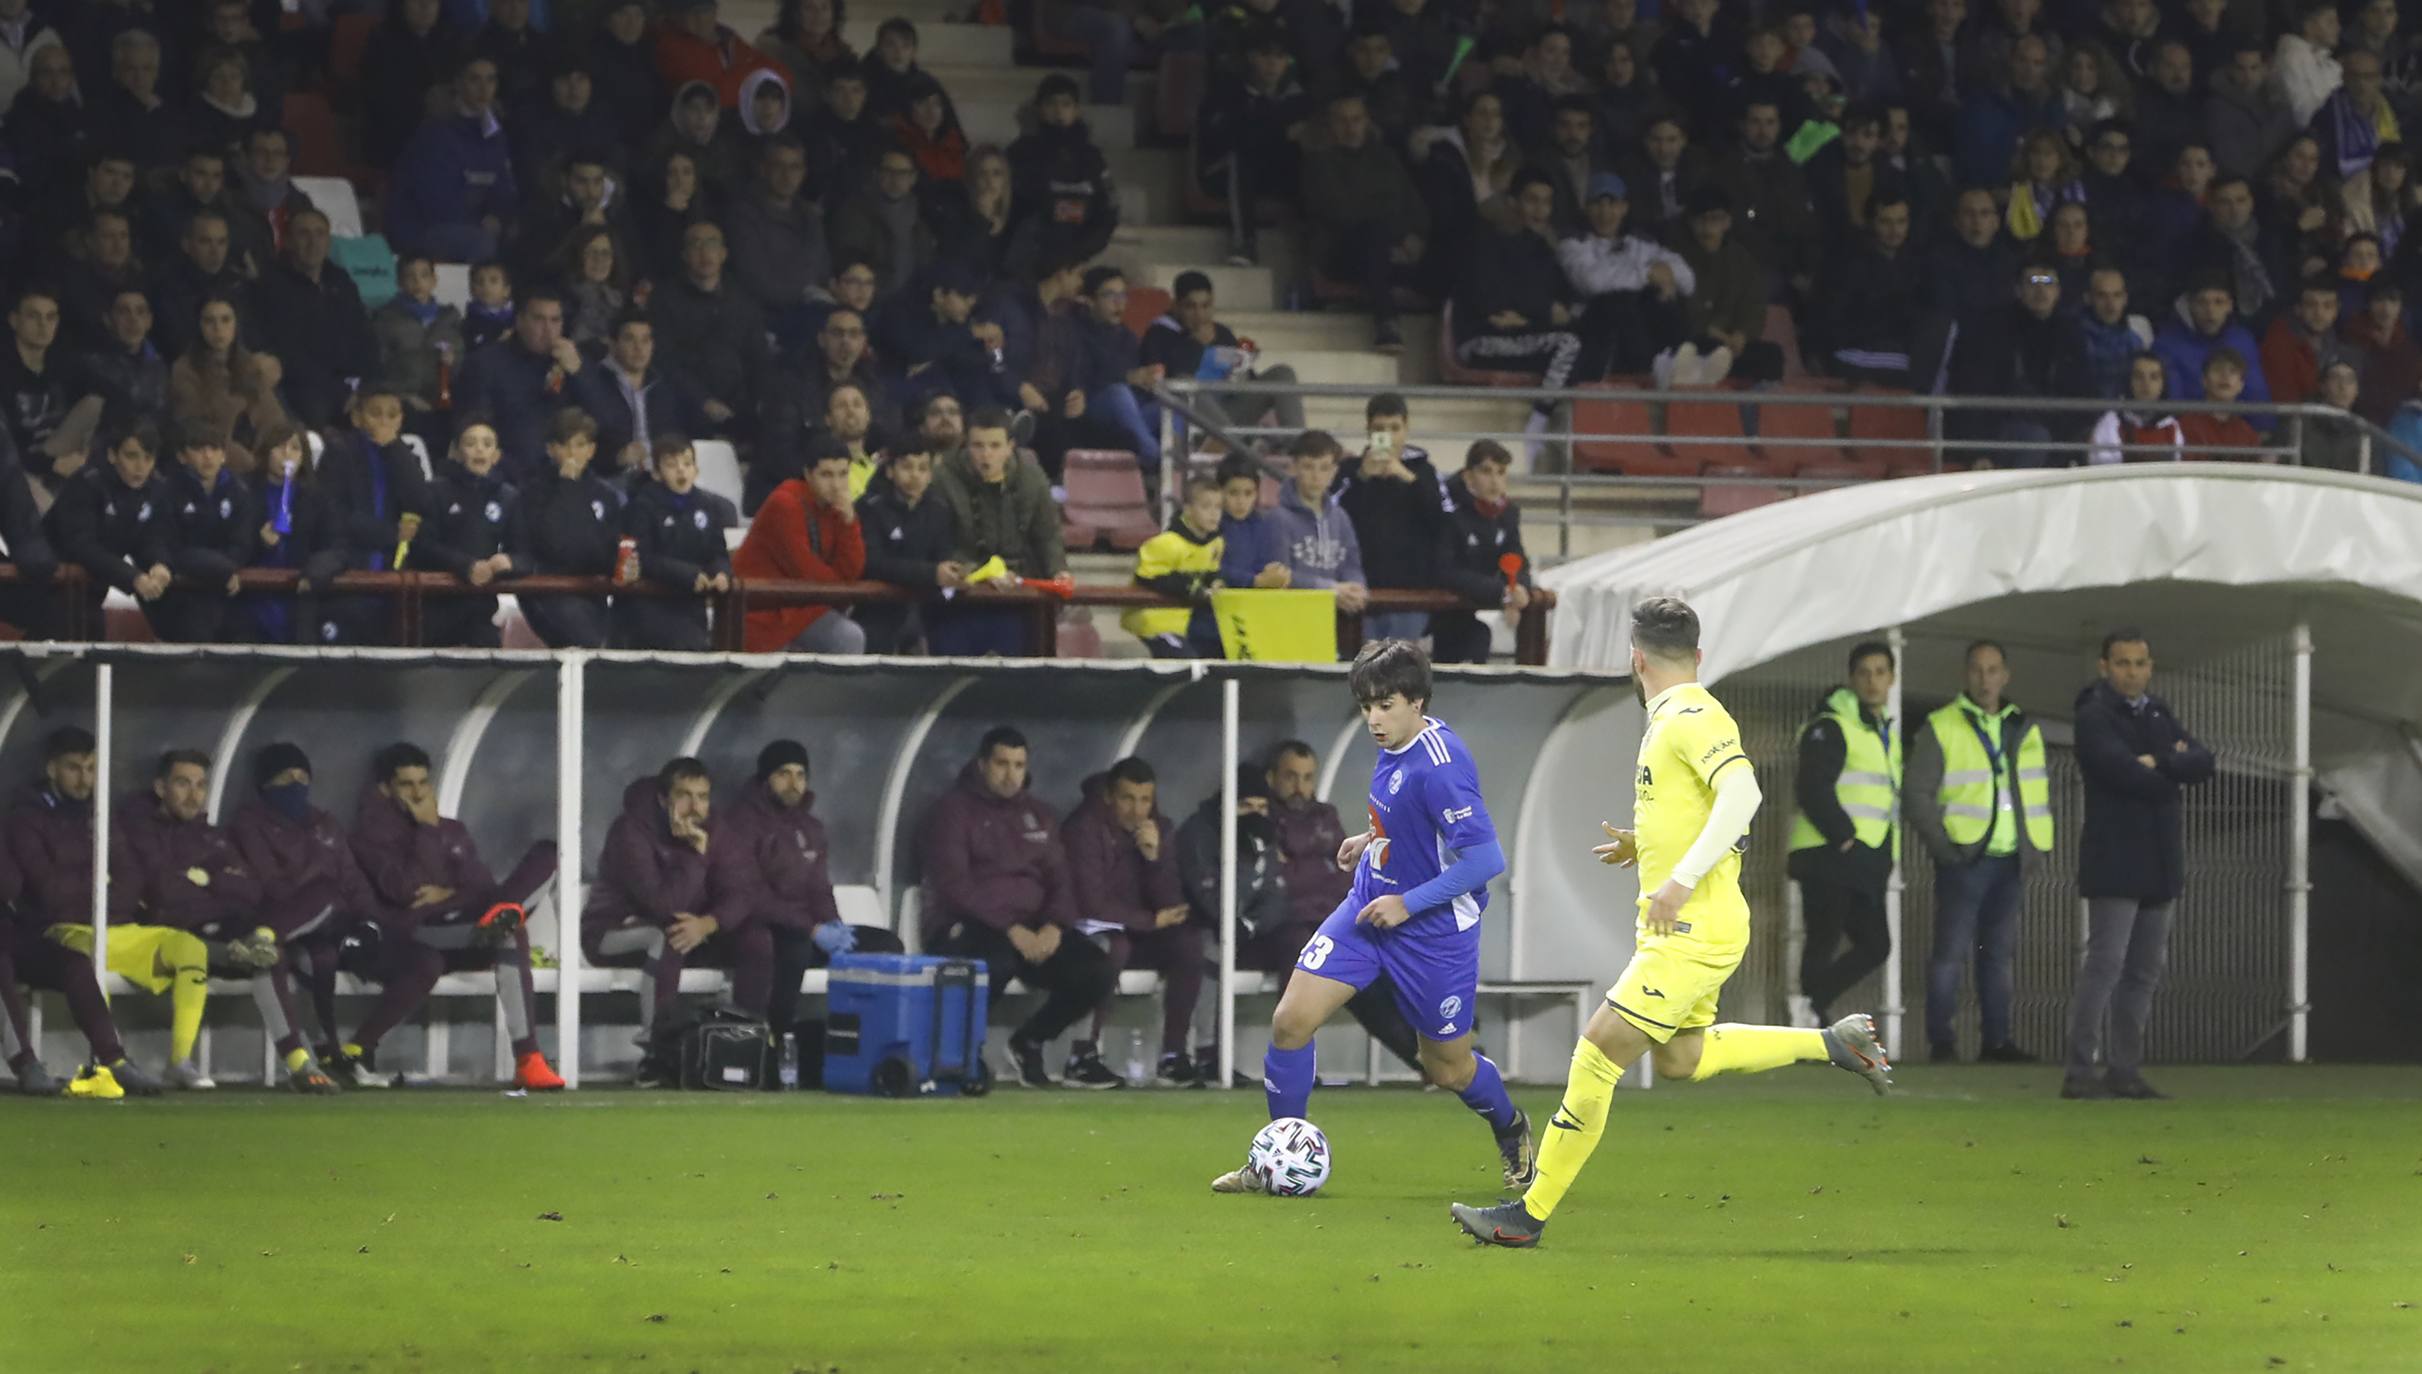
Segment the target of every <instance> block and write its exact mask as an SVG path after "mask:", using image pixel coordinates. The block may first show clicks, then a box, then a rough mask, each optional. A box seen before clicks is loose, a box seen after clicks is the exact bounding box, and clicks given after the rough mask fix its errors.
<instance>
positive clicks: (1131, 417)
mask: <svg viewBox="0 0 2422 1374" xmlns="http://www.w3.org/2000/svg"><path fill="white" fill-rule="evenodd" d="M1084 301H1085V305H1086V306H1087V308H1088V312H1089V313H1088V314H1087V315H1085V316H1084V317H1083V318H1082V319H1080V320H1078V322H1077V341H1078V342H1077V358H1076V365H1075V369H1074V370H1075V372H1076V377H1075V378H1074V379H1072V380H1071V384H1070V388H1069V389H1070V390H1072V391H1081V392H1083V393H1084V397H1085V401H1084V409H1083V412H1082V414H1083V415H1084V416H1089V417H1091V419H1092V421H1093V424H1092V428H1093V429H1095V430H1097V431H1100V432H1101V433H1103V434H1105V435H1107V436H1110V438H1111V440H1112V442H1116V443H1118V444H1120V445H1122V446H1124V447H1126V448H1128V449H1131V450H1133V451H1134V453H1135V456H1136V460H1137V461H1138V462H1140V463H1142V464H1143V466H1144V470H1145V471H1147V472H1158V471H1159V470H1160V466H1161V408H1160V403H1159V402H1158V401H1155V400H1153V399H1152V394H1151V390H1150V388H1151V387H1152V386H1153V384H1154V383H1156V382H1158V381H1160V379H1161V376H1162V369H1161V368H1160V367H1159V366H1158V365H1155V364H1150V363H1146V362H1144V361H1142V357H1141V354H1140V352H1139V348H1138V344H1137V341H1136V337H1135V335H1134V334H1132V333H1130V332H1129V331H1128V329H1127V318H1126V316H1127V277H1126V274H1125V273H1122V272H1120V271H1119V270H1118V269H1117V268H1115V267H1095V268H1090V269H1088V270H1087V271H1086V273H1085V287H1084Z"/></svg>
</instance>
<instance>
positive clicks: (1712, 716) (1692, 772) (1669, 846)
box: [1632, 682, 1750, 949]
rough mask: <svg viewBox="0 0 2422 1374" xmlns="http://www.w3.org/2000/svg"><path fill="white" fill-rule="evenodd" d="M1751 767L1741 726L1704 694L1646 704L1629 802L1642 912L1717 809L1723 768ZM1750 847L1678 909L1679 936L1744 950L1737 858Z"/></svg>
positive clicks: (1695, 691) (1678, 692)
mask: <svg viewBox="0 0 2422 1374" xmlns="http://www.w3.org/2000/svg"><path fill="white" fill-rule="evenodd" d="M1748 767H1750V762H1749V756H1748V755H1747V754H1745V753H1743V752H1742V751H1741V727H1740V726H1738V725H1736V724H1734V723H1733V719H1732V713H1731V712H1729V711H1726V710H1725V709H1724V707H1723V705H1722V704H1721V703H1719V702H1718V701H1717V700H1716V699H1715V697H1714V695H1713V694H1711V693H1710V692H1709V691H1708V690H1707V689H1706V688H1705V687H1702V686H1700V685H1699V684H1698V683H1696V682H1685V683H1683V684H1681V685H1680V686H1678V687H1669V688H1667V689H1666V690H1665V691H1662V692H1660V693H1658V694H1657V696H1656V698H1655V699H1654V700H1652V701H1650V702H1649V703H1648V729H1647V732H1646V733H1644V734H1643V735H1642V736H1641V737H1640V767H1639V771H1638V773H1637V774H1635V775H1634V779H1633V787H1634V795H1633V802H1632V829H1633V831H1634V832H1635V843H1636V844H1637V845H1638V847H1639V855H1640V858H1639V871H1640V908H1641V910H1642V911H1646V910H1647V908H1648V899H1649V898H1650V897H1651V896H1653V895H1654V894H1655V893H1656V891H1657V889H1659V888H1661V887H1663V886H1665V883H1666V881H1667V880H1668V879H1670V878H1671V877H1673V871H1674V866H1675V865H1677V864H1679V863H1680V862H1682V856H1683V855H1684V854H1686V853H1688V852H1690V847H1691V845H1692V844H1694V843H1696V842H1697V840H1698V838H1699V832H1700V831H1701V830H1703V829H1705V828H1706V827H1707V816H1708V813H1709V812H1710V811H1711V810H1713V809H1714V806H1715V780H1716V776H1717V775H1718V774H1719V773H1722V772H1723V771H1724V770H1726V769H1728V768H1748ZM1748 847H1749V841H1748V837H1747V836H1746V835H1744V836H1743V837H1742V840H1741V842H1740V843H1739V844H1737V845H1735V846H1733V851H1732V852H1731V853H1730V854H1727V855H1725V856H1724V857H1723V858H1722V859H1719V860H1717V862H1716V866H1715V867H1714V868H1712V869H1710V870H1708V873H1707V876H1706V877H1704V878H1701V879H1700V880H1699V885H1698V886H1697V887H1696V888H1695V889H1693V890H1692V892H1691V894H1690V900H1689V901H1688V902H1685V903H1683V906H1682V914H1681V921H1680V924H1678V925H1677V926H1676V927H1675V931H1674V933H1675V935H1676V936H1679V937H1682V938H1686V939H1688V940H1690V941H1692V942H1693V943H1697V944H1703V945H1708V946H1713V947H1715V948H1718V949H1739V948H1742V947H1744V946H1746V945H1747V944H1748V943H1749V903H1748V901H1747V899H1745V898H1744V897H1743V896H1742V895H1741V855H1742V853H1743V852H1744V851H1745V850H1746V849H1747V848H1748Z"/></svg>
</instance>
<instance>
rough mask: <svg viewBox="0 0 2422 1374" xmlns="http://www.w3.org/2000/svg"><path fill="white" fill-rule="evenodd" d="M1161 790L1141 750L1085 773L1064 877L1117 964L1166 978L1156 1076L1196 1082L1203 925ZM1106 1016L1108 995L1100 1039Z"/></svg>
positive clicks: (1089, 930) (1097, 1028) (1099, 1012)
mask: <svg viewBox="0 0 2422 1374" xmlns="http://www.w3.org/2000/svg"><path fill="white" fill-rule="evenodd" d="M1158 791H1159V781H1158V779H1156V778H1155V777H1154V776H1153V772H1152V765H1151V764H1149V763H1146V762H1144V761H1143V760H1142V759H1139V758H1124V759H1120V760H1119V761H1118V762H1117V763H1114V764H1112V765H1110V771H1109V772H1107V773H1103V774H1101V775H1099V776H1097V777H1093V778H1088V779H1087V780H1086V782H1085V800H1084V801H1082V802H1081V803H1079V804H1078V805H1077V808H1076V810H1075V811H1073V812H1071V813H1069V816H1068V826H1067V829H1066V830H1065V831H1063V832H1062V834H1063V837H1064V839H1065V840H1066V842H1067V846H1068V879H1069V886H1070V887H1071V888H1072V889H1074V891H1075V894H1076V909H1077V929H1078V930H1080V931H1082V932H1084V933H1085V934H1087V935H1090V936H1093V937H1094V938H1096V939H1098V940H1100V941H1101V942H1102V946H1103V949H1104V951H1105V952H1107V953H1108V954H1109V956H1110V966H1111V968H1112V969H1114V970H1118V971H1122V972H1123V971H1124V970H1125V969H1126V968H1127V966H1128V965H1130V964H1136V965H1141V966H1142V967H1145V968H1151V969H1155V970H1158V971H1159V973H1160V975H1161V978H1162V979H1163V982H1162V985H1161V1058H1160V1068H1159V1081H1160V1082H1161V1084H1162V1085H1163V1086H1166V1087H1172V1088H1199V1087H1201V1086H1203V1085H1202V1080H1201V1079H1199V1078H1197V1077H1196V1076H1195V1071H1194V1060H1193V1058H1192V1056H1191V1055H1190V1054H1189V1053H1188V1047H1187V1043H1186V1042H1187V1039H1188V1032H1189V1031H1190V1030H1191V1029H1192V1028H1193V1025H1194V1004H1195V1002H1196V1001H1197V1000H1199V999H1200V998H1201V996H1202V991H1203V928H1202V927H1201V926H1199V925H1194V924H1191V923H1190V922H1189V920H1188V918H1189V917H1190V916H1191V915H1192V912H1193V909H1192V908H1191V907H1189V906H1188V905H1187V904H1186V893H1185V888H1184V886H1183V885H1182V884H1181V883H1180V882H1179V880H1178V872H1177V830H1176V827H1174V826H1172V825H1170V824H1169V818H1168V817H1166V816H1164V815H1162V814H1161V813H1160V808H1159V806H1158V805H1157V804H1156V801H1157V793H1158ZM1109 1020H1110V1001H1109V998H1108V997H1104V998H1103V1000H1102V1003H1101V1005H1099V1006H1097V1007H1095V1008H1094V1011H1093V1038H1094V1041H1095V1042H1096V1043H1099V1042H1100V1040H1101V1038H1102V1028H1103V1027H1104V1026H1105V1025H1107V1024H1108V1022H1109ZM1078 1072H1079V1071H1078V1070H1077V1069H1076V1068H1075V1067H1074V1066H1071V1069H1070V1073H1069V1076H1070V1078H1071V1079H1072V1080H1074V1081H1077V1082H1079V1083H1083V1079H1081V1078H1079V1077H1078ZM1114 1084H1115V1080H1114V1083H1113V1084H1106V1085H1104V1086H1113V1085H1114ZM1084 1086H1088V1087H1090V1086H1092V1085H1091V1084H1089V1083H1086V1084H1084Z"/></svg>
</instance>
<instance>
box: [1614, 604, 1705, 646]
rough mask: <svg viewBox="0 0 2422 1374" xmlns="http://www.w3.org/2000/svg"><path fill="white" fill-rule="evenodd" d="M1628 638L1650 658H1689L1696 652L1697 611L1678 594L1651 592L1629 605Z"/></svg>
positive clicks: (1697, 632)
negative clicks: (1653, 594)
mask: <svg viewBox="0 0 2422 1374" xmlns="http://www.w3.org/2000/svg"><path fill="white" fill-rule="evenodd" d="M1631 642H1632V646H1633V647H1634V648H1636V649H1638V650H1639V651H1640V652H1641V653H1643V654H1646V655H1648V656H1649V657H1650V658H1656V659H1663V660H1665V661H1667V662H1688V661H1689V660H1690V659H1691V658H1692V656H1693V655H1695V654H1697V653H1698V652H1699V613H1698V612H1697V611H1694V610H1692V609H1691V608H1690V605H1689V603H1687V602H1685V601H1683V600H1682V598H1680V597H1678V596H1652V597H1650V598H1649V599H1648V600H1646V601H1643V602H1641V603H1640V604H1639V605H1637V606H1634V607H1632V611H1631Z"/></svg>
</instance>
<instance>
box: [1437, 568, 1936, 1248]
mask: <svg viewBox="0 0 2422 1374" xmlns="http://www.w3.org/2000/svg"><path fill="white" fill-rule="evenodd" d="M1631 646H1632V647H1631V671H1632V681H1633V682H1634V683H1635V684H1637V686H1638V690H1639V692H1640V697H1641V700H1642V701H1643V702H1644V703H1645V704H1646V706H1647V708H1648V729H1647V730H1646V732H1644V733H1643V734H1642V735H1641V737H1640V757H1639V768H1638V771H1637V772H1636V773H1635V774H1634V776H1633V786H1634V788H1635V793H1634V801H1633V806H1632V824H1633V826H1634V827H1636V828H1635V829H1632V830H1617V829H1616V828H1615V827H1614V826H1612V825H1607V826H1606V827H1605V828H1606V831H1607V834H1608V835H1609V836H1611V837H1612V839H1613V843H1611V844H1603V845H1600V846H1598V847H1597V849H1596V851H1595V852H1596V853H1597V855H1598V858H1599V861H1600V862H1601V863H1608V864H1614V865H1617V866H1619V867H1629V866H1630V865H1632V864H1634V863H1637V864H1638V865H1639V867H1640V917H1639V927H1638V935H1637V943H1636V945H1635V947H1634V953H1633V954H1632V958H1631V962H1630V963H1629V964H1628V965H1626V966H1625V967H1624V970H1623V975H1622V976H1621V977H1620V978H1617V979H1616V980H1615V986H1614V989H1613V990H1612V991H1610V992H1608V993H1607V994H1606V1005H1605V1006H1602V1007H1600V1008H1598V1011H1597V1014H1596V1015H1594V1016H1592V1017H1591V1018H1590V1021H1589V1025H1588V1026H1587V1027H1586V1028H1585V1029H1584V1030H1583V1031H1582V1033H1581V1043H1580V1045H1579V1046H1578V1047H1576V1048H1575V1049H1574V1051H1573V1067H1572V1072H1571V1075H1570V1078H1569V1081H1567V1083H1566V1084H1565V1089H1564V1101H1563V1103H1562V1104H1561V1105H1560V1106H1558V1107H1557V1108H1556V1116H1555V1119H1554V1120H1553V1121H1551V1122H1549V1123H1548V1124H1549V1129H1548V1132H1547V1139H1546V1142H1545V1143H1544V1145H1543V1146H1542V1147H1541V1149H1540V1151H1539V1168H1538V1179H1537V1181H1535V1182H1533V1183H1532V1184H1531V1185H1530V1188H1529V1190H1528V1191H1527V1192H1526V1193H1524V1194H1523V1196H1522V1197H1520V1198H1518V1199H1516V1200H1515V1201H1512V1202H1504V1203H1499V1204H1498V1205H1496V1206H1494V1207H1472V1206H1467V1205H1465V1204H1463V1203H1460V1202H1458V1203H1455V1204H1454V1205H1453V1206H1452V1207H1451V1208H1450V1209H1449V1210H1450V1211H1451V1212H1452V1213H1453V1215H1454V1218H1455V1221H1456V1224H1458V1225H1460V1226H1461V1227H1463V1229H1464V1230H1465V1231H1466V1232H1468V1233H1469V1234H1470V1235H1471V1236H1472V1237H1473V1238H1474V1239H1476V1240H1479V1241H1482V1242H1484V1243H1486V1244H1490V1245H1507V1246H1517V1247H1519V1246H1530V1245H1536V1244H1538V1243H1539V1234H1540V1232H1542V1231H1544V1230H1546V1229H1547V1218H1548V1214H1549V1213H1551V1212H1553V1211H1555V1209H1556V1204H1557V1203H1558V1202H1561V1201H1562V1200H1563V1198H1564V1194H1565V1190H1566V1189H1569V1188H1571V1187H1572V1186H1573V1180H1574V1179H1575V1178H1576V1177H1578V1176H1579V1175H1580V1173H1581V1166H1583V1165H1584V1164H1587V1163H1588V1162H1589V1156H1590V1151H1592V1150H1594V1149H1596V1148H1597V1147H1598V1137H1599V1136H1600V1135H1602V1134H1604V1132H1605V1130H1606V1114H1607V1109H1608V1108H1609V1107H1610V1106H1612V1105H1613V1102H1614V1097H1615V1080H1617V1079H1618V1078H1621V1077H1622V1076H1623V1066H1624V1065H1626V1064H1629V1063H1631V1062H1632V1061H1633V1060H1635V1059H1637V1058H1639V1057H1640V1056H1641V1055H1642V1054H1647V1055H1649V1056H1650V1057H1651V1060H1652V1062H1653V1063H1655V1065H1656V1068H1657V1072H1658V1073H1659V1074H1662V1075H1664V1076H1666V1077H1668V1078H1674V1079H1688V1080H1690V1081H1691V1082H1694V1083H1695V1082H1698V1081H1700V1080H1703V1079H1708V1078H1713V1077H1715V1076H1716V1075H1717V1074H1720V1073H1762V1072H1764V1071H1765V1070H1767V1069H1779V1068H1781V1067H1783V1066H1784V1065H1785V1064H1798V1063H1819V1064H1822V1063H1831V1064H1833V1065H1835V1066H1836V1067H1838V1068H1843V1069H1847V1070H1849V1071H1850V1072H1852V1073H1855V1074H1857V1075H1858V1076H1860V1077H1861V1078H1864V1079H1866V1080H1867V1082H1868V1083H1869V1084H1870V1085H1872V1086H1873V1087H1874V1088H1875V1090H1876V1092H1878V1093H1888V1092H1890V1091H1891V1090H1892V1066H1891V1064H1890V1063H1888V1062H1887V1061H1886V1060H1885V1058H1884V1050H1883V1046H1882V1045H1881V1044H1879V1043H1878V1042H1877V1040H1876V1034H1875V1019H1874V1018H1873V1017H1871V1016H1868V1015H1866V1014H1865V1013H1863V1012H1861V1013H1854V1014H1852V1015H1849V1016H1845V1017H1843V1018H1842V1019H1841V1020H1839V1021H1836V1022H1834V1023H1833V1024H1832V1025H1831V1026H1829V1027H1827V1028H1825V1029H1824V1030H1802V1029H1798V1028H1795V1027H1789V1026H1742V1025H1733V1024H1726V1025H1721V1026H1719V1025H1716V1024H1715V1019H1716V997H1717V994H1719V993H1720V992H1722V991H1723V989H1724V981H1725V980H1726V979H1727V978H1730V977H1731V976H1732V971H1733V970H1734V969H1736V968H1738V967H1740V964H1741V956H1742V954H1743V953H1744V952H1745V951H1746V950H1747V949H1748V948H1749V903H1748V902H1747V901H1746V900H1744V899H1743V898H1742V896H1741V855H1742V853H1743V851H1744V850H1746V849H1747V847H1748V845H1747V840H1748V836H1749V822H1750V820H1751V818H1752V817H1754V816H1756V815H1757V811H1758V802H1759V800H1760V798H1761V793H1760V792H1759V791H1758V780H1757V773H1756V770H1755V769H1754V768H1752V767H1751V765H1750V762H1749V756H1748V755H1747V754H1745V753H1743V752H1742V751H1741V729H1740V727H1739V726H1738V725H1735V724H1734V723H1733V719H1732V714H1731V713H1730V712H1728V711H1726V710H1725V709H1724V707H1723V706H1722V705H1721V704H1720V703H1718V702H1717V701H1716V699H1715V697H1714V696H1713V695H1712V694H1710V693H1709V692H1708V690H1707V689H1706V688H1705V687H1702V686H1700V685H1699V616H1698V613H1697V612H1696V611H1693V610H1692V609H1691V608H1690V607H1689V606H1687V605H1684V604H1683V603H1682V602H1681V601H1680V600H1678V599H1676V598H1674V597H1669V596H1660V597H1654V598H1651V599H1650V600H1647V601H1643V602H1641V603H1640V605H1639V606H1638V607H1636V608H1635V609H1634V610H1633V611H1632V622H1631Z"/></svg>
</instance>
